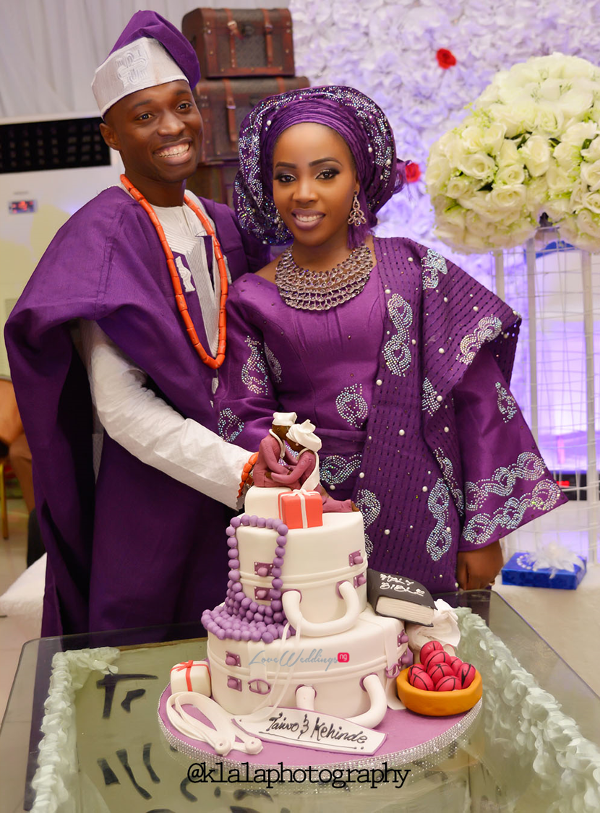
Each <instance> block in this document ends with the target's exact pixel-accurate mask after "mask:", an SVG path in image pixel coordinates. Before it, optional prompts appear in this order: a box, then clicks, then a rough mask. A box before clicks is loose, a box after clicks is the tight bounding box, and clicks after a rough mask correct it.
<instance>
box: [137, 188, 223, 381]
mask: <svg viewBox="0 0 600 813" xmlns="http://www.w3.org/2000/svg"><path fill="white" fill-rule="evenodd" d="M121 183H122V184H123V186H124V187H125V189H126V190H127V191H128V192H129V194H130V195H131V196H132V198H133V199H134V200H136V201H137V202H138V203H139V204H140V206H141V207H142V209H143V210H144V211H145V212H146V213H147V214H148V217H149V218H150V221H151V223H152V225H153V226H154V228H155V229H156V233H157V234H158V239H159V240H160V244H161V246H162V249H163V251H164V253H165V257H166V259H167V266H168V268H169V274H170V276H171V283H172V285H173V292H174V293H175V301H176V302H177V309H178V310H179V313H180V314H181V318H182V319H183V323H184V325H185V329H186V331H187V334H188V336H189V337H190V341H191V343H192V345H193V346H194V348H195V350H196V352H197V353H198V355H199V356H200V358H201V359H202V361H203V362H204V363H205V364H206V365H207V366H208V367H211V368H212V369H213V370H216V369H218V368H219V367H220V366H221V364H223V362H224V361H225V346H226V343H227V324H226V316H225V305H226V304H227V288H228V283H227V266H226V265H225V258H224V256H223V252H222V251H221V244H220V243H219V241H218V239H217V236H216V234H215V230H214V229H213V227H212V225H211V222H210V220H209V219H208V218H207V217H206V215H205V214H204V212H203V211H202V210H201V209H200V207H199V206H197V205H196V204H195V203H194V201H193V200H191V199H190V198H187V197H184V202H185V204H186V205H187V206H189V207H190V209H191V210H192V212H194V214H195V215H196V216H197V218H198V219H199V220H200V222H201V223H202V225H203V227H204V230H205V231H206V233H207V234H208V235H209V236H210V237H212V242H213V247H214V251H215V257H216V259H217V265H218V268H219V279H220V280H221V297H220V302H219V341H218V344H217V355H216V356H215V358H212V356H209V355H208V353H207V352H206V350H205V349H204V347H203V346H202V344H201V343H200V339H199V338H198V334H197V333H196V329H195V327H194V323H193V322H192V317H191V316H190V313H189V311H188V307H187V303H186V301H185V296H184V295H183V290H182V288H181V280H180V279H179V274H178V273H177V267H176V266H175V260H174V259H173V252H172V251H171V248H170V246H169V244H168V243H167V238H166V237H165V232H164V229H163V227H162V226H161V225H160V221H159V219H158V217H157V215H156V212H155V211H154V209H153V208H152V206H151V205H150V204H149V203H148V201H147V200H146V198H145V197H144V196H143V195H142V193H141V192H138V190H137V189H136V188H135V186H134V185H133V184H132V183H131V181H130V180H129V179H128V178H127V177H126V176H125V175H121Z"/></svg>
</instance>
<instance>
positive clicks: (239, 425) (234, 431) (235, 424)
mask: <svg viewBox="0 0 600 813" xmlns="http://www.w3.org/2000/svg"><path fill="white" fill-rule="evenodd" d="M244 425H245V424H244V421H242V420H241V418H238V416H237V415H234V414H233V412H232V411H231V410H230V409H229V407H226V408H225V409H223V410H221V412H219V420H218V422H217V428H218V432H219V435H220V436H221V437H222V438H223V440H226V441H227V443H233V441H234V440H235V439H236V438H237V436H238V435H239V434H240V433H241V432H242V430H243V429H244Z"/></svg>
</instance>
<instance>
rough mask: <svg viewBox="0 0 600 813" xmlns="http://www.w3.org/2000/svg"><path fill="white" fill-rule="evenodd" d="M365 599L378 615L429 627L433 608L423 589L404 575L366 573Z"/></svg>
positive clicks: (428, 594) (370, 571)
mask: <svg viewBox="0 0 600 813" xmlns="http://www.w3.org/2000/svg"><path fill="white" fill-rule="evenodd" d="M367 600H368V602H369V604H370V605H371V607H372V608H373V609H374V610H375V612H376V613H377V614H378V615H388V616H391V617H392V618H400V619H401V620H402V621H413V622H414V623H415V624H427V625H431V622H432V621H433V613H434V612H435V605H434V603H433V598H432V597H431V593H430V592H429V590H428V589H427V588H426V587H423V585H422V584H419V582H416V581H414V580H413V579H407V578H406V577H405V576H392V575H391V574H389V573H380V572H379V571H378V570H372V569H371V568H368V570H367Z"/></svg>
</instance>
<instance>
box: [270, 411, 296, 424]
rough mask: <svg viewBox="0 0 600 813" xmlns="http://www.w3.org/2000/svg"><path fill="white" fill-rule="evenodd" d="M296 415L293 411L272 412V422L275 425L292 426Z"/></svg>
mask: <svg viewBox="0 0 600 813" xmlns="http://www.w3.org/2000/svg"><path fill="white" fill-rule="evenodd" d="M297 419H298V416H297V415H296V413H295V412H274V413H273V423H274V424H275V426H293V425H294V424H295V423H296V420H297Z"/></svg>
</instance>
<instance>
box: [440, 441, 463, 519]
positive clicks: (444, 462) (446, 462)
mask: <svg viewBox="0 0 600 813" xmlns="http://www.w3.org/2000/svg"><path fill="white" fill-rule="evenodd" d="M433 453H434V455H435V459H436V460H437V462H438V466H439V467H440V469H441V470H442V474H443V476H444V480H445V481H446V485H447V486H448V488H449V489H450V492H451V494H452V496H453V497H454V504H455V505H456V508H457V510H458V512H459V514H460V515H461V516H462V515H463V514H464V513H465V498H464V495H463V493H462V491H461V489H460V488H459V487H458V483H457V482H456V477H455V476H454V466H453V465H452V461H451V460H450V459H449V458H448V457H446V455H445V453H444V450H443V449H442V448H441V447H440V448H438V449H434V450H433Z"/></svg>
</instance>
